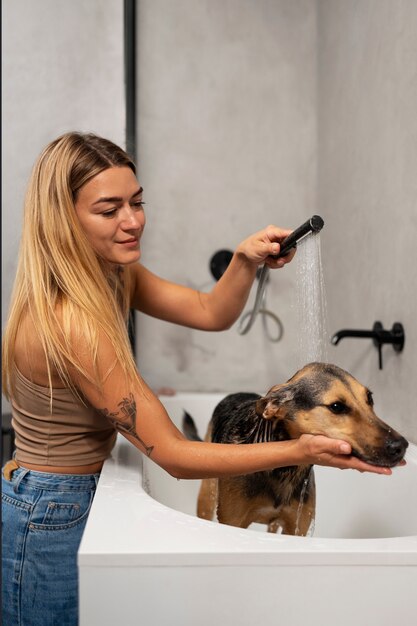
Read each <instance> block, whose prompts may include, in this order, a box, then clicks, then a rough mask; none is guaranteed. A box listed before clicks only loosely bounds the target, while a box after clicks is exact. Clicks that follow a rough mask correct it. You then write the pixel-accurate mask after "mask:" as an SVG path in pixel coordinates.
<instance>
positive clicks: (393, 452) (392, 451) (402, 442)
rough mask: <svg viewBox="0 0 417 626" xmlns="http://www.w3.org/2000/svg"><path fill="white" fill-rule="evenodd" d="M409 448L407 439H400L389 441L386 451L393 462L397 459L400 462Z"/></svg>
mask: <svg viewBox="0 0 417 626" xmlns="http://www.w3.org/2000/svg"><path fill="white" fill-rule="evenodd" d="M407 446H408V441H407V439H404V437H400V439H392V440H391V441H387V444H386V450H387V453H388V454H389V456H390V457H391V458H392V459H393V460H394V459H396V460H399V461H400V460H401V459H402V458H403V456H404V453H405V451H406V449H407Z"/></svg>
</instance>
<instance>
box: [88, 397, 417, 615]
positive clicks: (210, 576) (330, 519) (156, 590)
mask: <svg viewBox="0 0 417 626" xmlns="http://www.w3.org/2000/svg"><path fill="white" fill-rule="evenodd" d="M222 397H223V395H222V394H179V395H177V396H174V397H172V398H168V397H167V398H161V399H162V400H163V402H164V404H165V406H166V408H167V410H168V413H169V414H170V416H171V418H172V419H173V420H174V421H175V422H176V423H177V424H178V425H180V423H181V418H182V411H183V409H186V410H187V411H188V412H189V413H191V415H193V417H194V419H195V421H196V423H197V425H198V427H199V430H200V433H201V434H203V433H204V430H205V425H206V424H207V421H208V419H209V418H210V415H211V412H212V409H213V407H214V406H215V404H216V403H217V402H218V401H219V400H220V399H221V398H222ZM142 461H143V458H142V455H140V453H139V452H138V451H137V450H136V449H135V448H134V447H133V446H132V445H131V444H129V443H128V442H126V440H124V439H123V438H122V437H119V439H118V442H117V445H116V448H115V450H114V453H113V455H112V458H111V459H109V460H108V461H107V462H106V464H105V466H104V468H103V472H102V475H101V478H100V482H99V486H98V490H97V494H96V497H95V500H94V503H93V508H92V511H91V514H90V517H89V521H88V524H87V528H86V531H85V534H84V537H83V541H82V544H81V547H80V551H79V568H80V604H81V608H80V625H81V626H113V625H114V624H116V623H122V624H124V626H131V625H132V626H133V625H134V624H150V625H152V626H153V625H155V626H165V625H166V626H168V625H169V626H177V625H178V626H213V624H217V623H219V624H222V625H223V624H224V625H226V626H229V625H231V626H234V625H235V624H236V625H239V626H246V625H247V626H249V625H251V626H252V625H253V624H255V623H256V624H260V625H262V626H269V625H278V624H280V625H282V626H301V625H304V624H309V625H310V626H319V625H320V626H327V625H330V624H332V625H333V624H337V626H352V624H357V625H358V626H374V625H375V626H376V625H378V626H385V625H386V626H392V624H393V623H402V624H404V625H409V624H414V623H416V620H417V618H416V616H417V448H416V447H415V446H412V445H411V446H410V448H409V450H408V453H407V461H408V464H407V466H406V467H403V468H398V469H395V470H394V473H393V475H392V476H390V477H385V476H376V475H371V474H359V473H358V472H352V471H345V472H341V471H338V470H331V469H324V468H316V481H317V492H318V496H317V515H316V524H315V531H314V536H313V537H305V538H303V537H288V536H281V535H271V534H269V533H266V532H265V531H264V528H263V527H262V526H258V525H256V526H255V527H254V529H252V528H250V529H248V530H241V529H237V528H232V527H229V526H224V525H221V524H218V523H216V522H207V521H204V520H200V519H198V518H197V517H195V515H194V511H195V503H196V498H197V493H198V487H199V481H185V480H182V481H177V480H175V479H174V478H172V477H170V476H169V475H168V474H166V473H165V472H163V471H162V470H161V469H160V468H159V467H157V466H156V465H155V464H153V463H152V462H150V461H149V460H148V459H145V462H144V463H143V465H142Z"/></svg>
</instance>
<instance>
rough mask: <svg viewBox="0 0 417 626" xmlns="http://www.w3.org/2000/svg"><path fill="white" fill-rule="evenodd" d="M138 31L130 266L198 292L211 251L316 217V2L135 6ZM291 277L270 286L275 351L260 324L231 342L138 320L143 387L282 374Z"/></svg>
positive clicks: (163, 1)
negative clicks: (136, 236)
mask: <svg viewBox="0 0 417 626" xmlns="http://www.w3.org/2000/svg"><path fill="white" fill-rule="evenodd" d="M138 29H139V48H138V64H139V76H138V82H139V100H138V124H139V133H138V146H139V147H138V155H139V177H140V179H141V183H142V185H143V187H144V189H145V194H144V198H145V200H146V202H147V203H148V204H147V207H146V208H147V209H148V211H147V216H148V226H147V232H146V234H145V237H144V240H143V248H144V256H143V260H144V263H145V264H147V265H148V266H149V267H150V268H151V269H152V270H153V271H155V272H156V273H159V274H162V275H164V276H165V277H167V278H170V279H173V280H177V281H180V282H182V283H186V284H188V285H192V286H195V287H198V288H203V289H204V288H206V287H207V286H208V285H210V280H211V274H210V273H209V260H210V258H211V256H212V254H213V253H214V252H215V251H217V250H219V249H221V248H231V249H234V248H235V246H236V245H237V244H238V243H239V242H240V241H241V240H243V239H244V238H245V237H247V236H248V235H249V234H251V233H252V232H255V231H256V230H259V229H261V228H263V227H265V226H267V225H268V224H270V223H276V224H278V225H281V226H287V227H289V228H292V227H296V226H298V225H299V224H300V223H301V221H304V220H305V219H306V218H307V217H309V216H310V215H312V214H313V213H315V212H316V179H317V177H316V155H317V144H316V140H317V139H316V138H317V126H316V85H317V80H316V49H317V45H316V11H315V3H314V2H311V1H310V0H296V1H294V0H291V2H289V1H288V0H260V1H258V2H254V1H253V0H225V1H223V0H222V1H218V0H215V1H213V0H198V2H195V1H194V0H177V1H176V2H170V1H169V0H152V2H151V1H146V0H145V1H142V2H140V3H139V16H138ZM294 283H295V267H288V268H285V270H283V271H280V272H275V273H274V276H273V278H272V279H271V281H270V289H269V293H268V306H269V307H270V308H271V309H272V310H274V311H275V312H276V313H277V314H278V315H279V317H280V318H281V320H282V322H283V325H284V332H285V334H284V338H283V340H282V341H281V342H280V343H275V344H272V343H270V342H269V341H268V340H267V339H266V338H265V336H264V334H263V332H262V324H261V323H260V322H257V323H256V324H255V326H254V328H253V330H252V331H251V332H250V333H249V334H248V335H246V336H245V337H241V336H240V335H238V333H237V330H236V328H232V329H230V330H229V331H227V332H226V333H218V334H210V333H202V332H197V331H192V330H187V329H183V328H178V327H173V326H170V325H167V324H164V323H162V322H158V321H156V320H150V319H146V318H145V317H143V316H139V322H138V327H139V328H138V350H137V353H138V359H139V364H140V368H141V371H142V372H143V374H144V376H145V378H147V379H148V380H149V381H150V383H151V384H152V385H153V386H154V387H157V386H159V385H171V386H173V387H175V388H176V389H185V390H187V389H188V390H193V389H195V390H233V389H238V388H246V389H249V388H252V389H259V390H261V391H262V390H266V389H267V388H269V387H270V386H271V385H272V384H274V383H276V382H277V381H281V380H284V379H286V377H288V375H289V374H290V373H291V372H292V371H293V370H294V368H295V363H296V352H295V346H296V324H295V320H294V309H293V303H292V301H291V299H292V296H293V294H294ZM248 308H250V305H249V306H248ZM294 341H295V344H294Z"/></svg>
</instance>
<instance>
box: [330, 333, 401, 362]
mask: <svg viewBox="0 0 417 626" xmlns="http://www.w3.org/2000/svg"><path fill="white" fill-rule="evenodd" d="M344 337H362V338H365V339H372V340H373V343H374V346H375V347H376V348H377V350H378V355H379V369H380V370H382V346H383V345H384V344H386V343H390V344H391V345H392V347H393V348H394V350H395V351H396V352H401V351H402V350H403V348H404V343H405V334H404V327H403V325H402V324H401V322H395V324H394V325H393V327H392V329H391V330H384V327H383V325H382V324H381V322H375V323H374V325H373V327H372V330H352V329H345V330H339V331H338V332H337V333H335V334H334V335H333V336H332V338H331V340H330V341H331V343H332V344H333V345H334V346H337V344H338V343H339V341H340V340H341V339H343V338H344Z"/></svg>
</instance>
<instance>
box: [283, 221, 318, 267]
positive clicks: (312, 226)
mask: <svg viewBox="0 0 417 626" xmlns="http://www.w3.org/2000/svg"><path fill="white" fill-rule="evenodd" d="M323 226H324V220H323V219H322V218H321V217H320V215H313V217H311V218H310V219H309V220H307V221H306V222H304V224H301V226H299V227H298V228H296V229H295V230H293V232H292V233H291V235H288V237H286V238H285V239H284V240H283V241H282V242H281V249H280V251H279V253H278V254H277V256H276V258H278V259H279V258H280V257H282V256H285V255H286V254H288V252H289V251H290V250H291V248H295V247H296V245H297V243H298V242H299V241H301V239H304V237H306V236H307V235H309V234H310V233H318V232H320V231H321V229H322V228H323Z"/></svg>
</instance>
